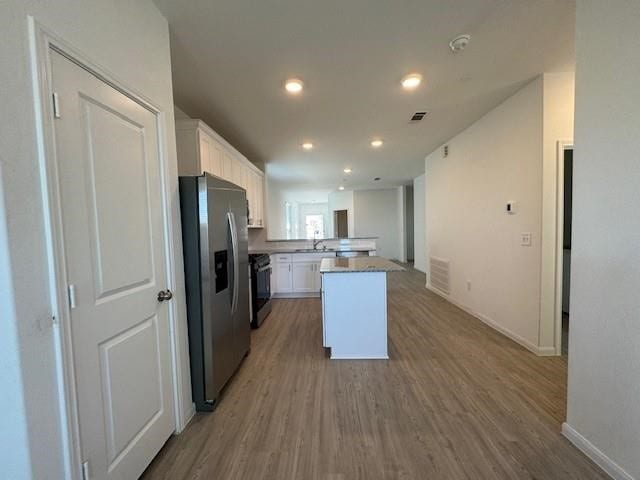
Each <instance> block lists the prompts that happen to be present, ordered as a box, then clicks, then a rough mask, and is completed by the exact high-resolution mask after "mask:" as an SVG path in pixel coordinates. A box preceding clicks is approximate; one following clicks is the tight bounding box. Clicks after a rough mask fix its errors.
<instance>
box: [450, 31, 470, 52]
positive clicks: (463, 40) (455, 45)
mask: <svg viewBox="0 0 640 480" xmlns="http://www.w3.org/2000/svg"><path fill="white" fill-rule="evenodd" d="M469 40H471V35H466V34H465V35H458V36H457V37H456V38H454V39H453V40H451V41H450V42H449V48H451V51H452V52H453V53H458V52H461V51H462V50H464V49H465V47H466V46H467V45H469Z"/></svg>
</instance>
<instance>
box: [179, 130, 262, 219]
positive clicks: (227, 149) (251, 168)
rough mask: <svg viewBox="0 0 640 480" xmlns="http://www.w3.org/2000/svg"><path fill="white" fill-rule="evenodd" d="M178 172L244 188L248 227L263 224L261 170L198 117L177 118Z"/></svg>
mask: <svg viewBox="0 0 640 480" xmlns="http://www.w3.org/2000/svg"><path fill="white" fill-rule="evenodd" d="M176 144H177V150H178V174H179V175H200V174H202V173H204V172H207V173H210V174H211V175H215V176H216V177H220V178H223V179H225V180H227V181H229V182H232V183H235V184H236V185H238V186H240V187H242V188H244V189H245V190H246V191H247V201H248V202H249V222H248V224H249V228H262V227H263V226H264V173H262V171H260V170H259V169H258V168H257V167H256V166H255V165H254V164H252V163H251V162H250V161H249V160H247V159H246V158H245V157H244V156H243V155H242V154H241V153H240V152H238V151H237V150H236V149H235V148H233V147H232V146H231V145H230V144H229V143H228V142H227V141H226V140H224V139H223V138H222V137H221V136H220V135H218V134H217V133H216V132H214V131H213V130H211V128H209V127H208V126H207V125H206V124H205V123H204V122H202V121H201V120H177V121H176Z"/></svg>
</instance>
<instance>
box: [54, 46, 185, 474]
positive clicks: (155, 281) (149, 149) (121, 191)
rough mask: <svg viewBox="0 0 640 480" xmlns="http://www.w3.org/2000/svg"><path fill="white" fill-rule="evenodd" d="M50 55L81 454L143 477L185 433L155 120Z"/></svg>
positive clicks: (92, 470) (101, 467)
mask: <svg viewBox="0 0 640 480" xmlns="http://www.w3.org/2000/svg"><path fill="white" fill-rule="evenodd" d="M51 55H52V69H53V90H54V92H56V93H57V97H58V100H59V102H58V104H59V107H58V113H59V118H56V119H55V123H54V129H55V137H56V156H57V162H58V171H59V180H60V185H59V187H60V197H61V198H60V202H61V206H62V212H61V217H62V225H63V237H64V240H63V242H64V252H65V262H66V272H67V278H68V282H69V284H70V286H72V289H73V291H74V292H75V295H74V297H75V299H74V300H75V301H72V300H70V304H71V307H72V308H71V310H70V311H71V332H72V345H73V357H74V369H75V380H76V385H75V387H76V391H77V400H78V412H79V422H80V442H81V447H82V461H83V462H88V471H89V472H88V473H89V478H91V479H119V480H124V479H127V480H128V479H135V478H138V476H140V474H141V473H142V472H143V470H144V469H145V468H146V467H147V465H148V464H149V462H150V461H151V460H152V459H153V457H154V456H155V455H156V453H157V452H158V451H159V450H160V448H161V447H162V445H163V444H164V442H165V441H166V440H167V438H168V437H169V436H170V435H171V433H172V432H173V430H174V415H173V404H172V403H173V398H172V394H171V393H172V383H171V381H172V380H171V372H170V367H171V363H170V353H169V352H170V350H169V327H168V311H167V310H168V307H167V305H166V301H165V302H160V301H159V300H158V292H159V291H161V290H165V288H166V272H165V250H164V248H163V241H162V239H163V232H162V206H161V193H160V192H161V184H160V161H159V151H158V131H157V126H156V116H155V114H153V113H152V112H150V111H149V110H147V109H145V108H143V107H142V106H141V105H140V104H138V103H137V102H135V101H133V100H132V99H130V98H129V97H127V96H126V95H124V94H122V93H120V92H119V91H117V90H115V89H114V88H112V87H110V86H109V85H107V84H106V83H104V82H102V81H101V80H99V79H98V78H97V77H95V76H93V75H92V74H90V73H89V72H87V71H86V70H84V69H82V68H81V67H79V66H78V65H76V64H75V63H72V62H71V61H70V60H68V59H66V58H65V57H63V56H62V55H60V54H58V53H56V52H53V51H52V52H51ZM70 297H71V295H70ZM73 303H75V307H74V306H73Z"/></svg>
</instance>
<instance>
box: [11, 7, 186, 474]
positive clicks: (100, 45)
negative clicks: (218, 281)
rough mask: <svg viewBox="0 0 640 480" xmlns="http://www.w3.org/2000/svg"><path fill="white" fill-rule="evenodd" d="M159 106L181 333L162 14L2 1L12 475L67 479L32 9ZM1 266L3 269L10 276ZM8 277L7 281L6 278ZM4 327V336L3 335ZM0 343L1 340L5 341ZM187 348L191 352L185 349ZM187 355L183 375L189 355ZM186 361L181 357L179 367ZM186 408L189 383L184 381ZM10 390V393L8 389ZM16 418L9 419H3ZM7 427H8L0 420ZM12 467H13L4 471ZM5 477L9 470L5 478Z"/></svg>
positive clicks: (182, 322)
mask: <svg viewBox="0 0 640 480" xmlns="http://www.w3.org/2000/svg"><path fill="white" fill-rule="evenodd" d="M29 15H32V16H33V17H34V18H35V20H36V21H37V22H39V24H41V25H43V26H44V27H45V28H47V29H48V30H50V31H51V32H53V33H54V34H55V35H56V36H57V37H59V38H61V39H62V40H63V41H65V42H66V43H69V44H71V45H72V46H74V48H76V49H78V50H79V51H81V52H83V54H84V55H86V56H87V57H88V58H91V59H92V61H93V62H94V63H95V64H97V65H99V66H100V67H101V68H103V69H104V70H105V71H108V72H110V73H111V74H112V75H113V76H114V77H116V78H118V79H119V80H120V81H121V82H122V83H123V84H125V85H126V86H127V87H129V88H131V89H132V90H134V91H136V92H138V93H140V94H142V95H144V96H145V97H146V98H149V99H150V100H151V101H152V102H153V103H154V104H156V105H158V106H159V108H160V109H161V110H162V112H163V115H162V116H161V122H162V125H161V130H162V131H164V132H165V133H166V135H165V138H164V141H165V143H164V144H163V145H162V150H163V152H164V154H165V155H166V158H167V159H168V163H169V167H168V168H169V177H168V181H169V183H170V188H171V195H170V198H169V202H170V208H171V215H172V220H173V221H174V238H173V239H172V241H173V243H174V244H175V245H176V246H177V252H176V256H175V258H174V261H175V262H176V264H175V268H176V282H177V285H176V295H175V298H176V302H177V303H178V305H180V307H179V310H180V315H182V316H181V317H180V318H178V330H179V332H178V333H179V334H180V332H182V333H183V334H184V338H183V339H182V340H183V341H186V318H185V316H186V310H185V308H184V279H183V278H182V271H183V268H182V258H181V257H182V252H181V248H180V245H181V242H180V229H179V208H178V202H177V199H178V184H177V164H176V153H175V152H176V150H175V135H174V120H173V93H172V85H171V65H170V54H169V30H168V25H167V22H166V20H165V19H164V18H163V17H162V15H161V14H160V12H159V11H158V9H157V8H156V7H155V5H154V4H153V3H152V1H151V0H141V1H137V2H122V1H115V0H56V1H53V0H32V1H28V2H25V1H23V0H5V1H4V2H1V3H0V31H2V32H3V40H2V42H0V64H2V67H3V68H0V85H2V88H0V101H1V104H2V116H1V117H0V152H2V153H1V154H0V155H2V158H1V161H2V176H1V177H0V182H1V186H0V194H1V195H2V201H1V202H0V208H1V209H2V212H0V223H2V225H1V226H0V260H1V261H2V266H1V267H0V284H1V286H2V287H5V286H8V287H9V288H8V289H7V290H5V289H4V288H3V290H2V293H3V299H2V302H1V306H0V316H1V321H0V324H1V326H0V333H1V335H0V346H2V349H1V350H0V355H1V356H2V359H1V361H0V365H1V366H0V374H1V375H2V378H1V379H0V381H2V388H1V389H0V397H2V399H1V400H0V405H1V406H2V417H3V420H2V427H3V428H0V444H2V445H4V446H6V447H7V448H2V449H0V465H1V466H2V467H1V470H2V473H3V474H4V475H3V477H7V478H11V479H12V480H22V479H30V478H38V479H40V478H56V479H58V478H65V477H66V476H67V473H68V472H67V471H66V467H65V465H64V463H65V462H64V458H65V456H64V450H65V444H64V442H63V430H62V420H61V415H60V413H61V412H62V411H63V407H62V406H61V405H60V402H59V398H60V396H59V393H60V392H59V391H58V384H57V358H56V347H55V340H54V337H55V332H54V327H53V324H52V315H53V313H52V306H51V303H50V294H49V292H50V289H49V274H50V272H49V270H48V257H47V248H46V239H45V227H44V211H43V194H42V191H41V187H40V186H41V178H40V166H39V157H38V153H37V132H36V121H35V114H34V97H33V89H32V72H31V60H32V59H31V55H30V46H29V31H28V16H29ZM7 270H10V271H9V274H8V275H7ZM8 281H10V282H11V284H10V285H7V282H8ZM5 334H6V335H5ZM5 347H7V348H6V349H5ZM183 353H184V354H185V355H188V353H187V352H186V351H185V352H183ZM185 360H186V362H187V363H186V369H187V374H188V357H183V358H182V359H181V361H182V362H184V361H185ZM183 366H184V365H183ZM182 387H183V388H184V390H183V393H184V392H186V394H187V395H188V402H187V405H188V407H189V408H191V392H190V390H191V387H190V385H183V386H182ZM7 388H10V389H11V391H7ZM8 416H10V417H12V418H11V419H10V420H9V422H8V423H7V422H5V420H4V418H5V417H8ZM5 426H7V427H8V428H7V429H5V428H4V427H5ZM8 472H9V473H8ZM7 475H8V476H7Z"/></svg>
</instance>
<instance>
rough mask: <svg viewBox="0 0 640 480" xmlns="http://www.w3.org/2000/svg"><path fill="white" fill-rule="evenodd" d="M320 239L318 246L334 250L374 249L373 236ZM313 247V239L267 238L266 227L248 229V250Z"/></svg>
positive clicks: (374, 241)
mask: <svg viewBox="0 0 640 480" xmlns="http://www.w3.org/2000/svg"><path fill="white" fill-rule="evenodd" d="M318 241H320V242H321V243H320V248H322V247H324V246H326V247H327V248H332V249H336V250H343V249H344V250H346V249H349V248H354V249H371V250H375V249H376V239H375V238H334V239H326V240H318ZM302 248H313V240H275V241H274V240H267V233H266V229H259V230H258V229H250V230H249V251H250V252H251V251H273V250H281V249H302Z"/></svg>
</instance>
